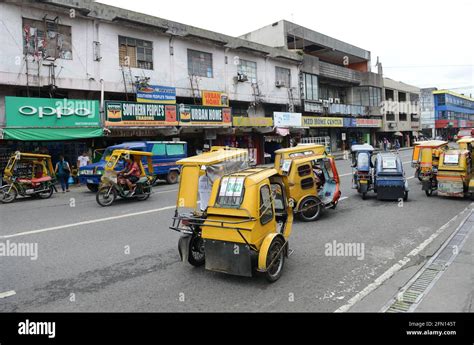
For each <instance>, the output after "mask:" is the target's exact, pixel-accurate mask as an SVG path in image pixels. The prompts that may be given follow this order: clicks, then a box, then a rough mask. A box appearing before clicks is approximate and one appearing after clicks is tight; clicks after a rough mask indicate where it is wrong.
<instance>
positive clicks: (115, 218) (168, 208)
mask: <svg viewBox="0 0 474 345" xmlns="http://www.w3.org/2000/svg"><path fill="white" fill-rule="evenodd" d="M175 207H176V206H175V205H172V206H166V207H161V208H155V209H152V210H147V211H141V212H134V213H128V214H122V215H120V216H113V217H106V218H98V219H91V220H86V221H83V222H78V223H72V224H65V225H60V226H53V227H51V228H44V229H38V230H32V231H25V232H18V233H16V234H10V235H3V236H0V239H5V238H12V237H19V236H26V235H33V234H39V233H42V232H47V231H55V230H61V229H67V228H72V227H76V226H81V225H88V224H94V223H101V222H107V221H110V220H117V219H122V218H128V217H134V216H140V215H143V214H148V213H155V212H161V211H164V210H170V209H172V208H175Z"/></svg>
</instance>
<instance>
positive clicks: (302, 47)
mask: <svg viewBox="0 0 474 345" xmlns="http://www.w3.org/2000/svg"><path fill="white" fill-rule="evenodd" d="M241 37H242V38H245V39H247V40H250V41H253V42H258V43H262V44H266V45H270V46H273V47H283V48H285V49H288V50H290V51H295V52H299V53H300V54H302V55H303V56H304V59H303V64H302V67H301V90H300V97H301V111H302V112H303V114H304V116H306V117H308V118H318V119H319V120H317V121H310V120H308V123H310V128H309V129H308V131H307V133H305V135H307V136H309V137H330V140H331V147H332V149H333V150H336V149H342V148H348V146H349V145H351V144H352V143H354V142H367V143H371V144H375V132H376V130H377V129H378V128H380V127H381V126H382V109H381V104H382V88H383V78H382V70H381V69H379V70H378V73H373V72H371V54H370V51H368V50H365V49H361V48H359V47H356V46H354V45H351V44H349V43H346V42H342V41H340V40H337V39H334V38H332V37H329V36H326V35H323V34H321V33H319V32H316V31H314V30H310V29H308V28H305V27H302V26H300V25H297V24H294V23H291V22H289V21H286V20H281V21H278V22H275V23H273V24H271V25H268V26H265V27H263V28H261V29H258V30H255V31H253V32H250V33H247V34H245V35H243V36H241ZM333 119H335V120H333ZM337 119H339V121H337Z"/></svg>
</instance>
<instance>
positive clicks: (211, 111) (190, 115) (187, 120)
mask: <svg viewBox="0 0 474 345" xmlns="http://www.w3.org/2000/svg"><path fill="white" fill-rule="evenodd" d="M231 111H232V110H231V108H217V107H205V106H200V105H185V104H180V105H179V106H178V112H179V125H180V126H216V127H231V126H232V113H231Z"/></svg>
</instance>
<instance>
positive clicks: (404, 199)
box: [403, 192, 408, 201]
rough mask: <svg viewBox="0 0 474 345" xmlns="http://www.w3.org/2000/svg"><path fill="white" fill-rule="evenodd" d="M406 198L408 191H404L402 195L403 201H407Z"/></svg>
mask: <svg viewBox="0 0 474 345" xmlns="http://www.w3.org/2000/svg"><path fill="white" fill-rule="evenodd" d="M407 200H408V192H405V194H404V195H403V201H407Z"/></svg>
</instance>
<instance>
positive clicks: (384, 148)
mask: <svg viewBox="0 0 474 345" xmlns="http://www.w3.org/2000/svg"><path fill="white" fill-rule="evenodd" d="M387 145H388V139H387V138H383V150H384V151H387Z"/></svg>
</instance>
